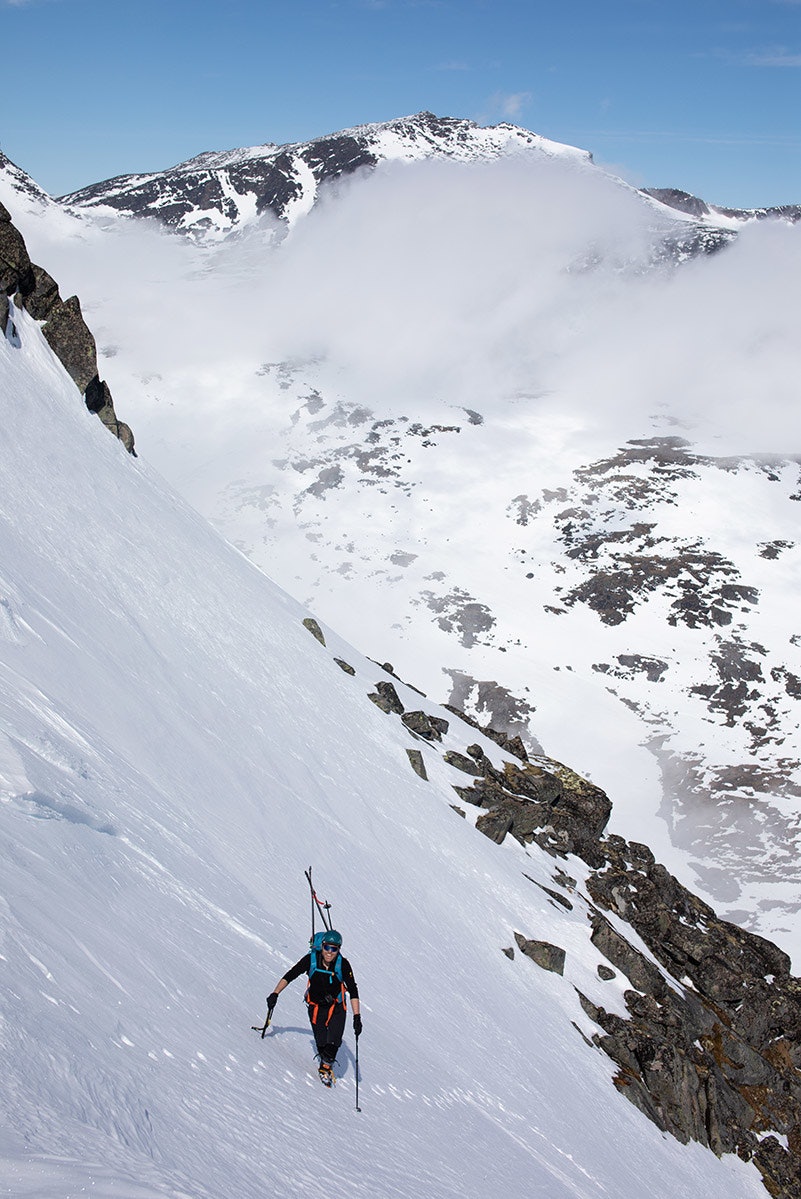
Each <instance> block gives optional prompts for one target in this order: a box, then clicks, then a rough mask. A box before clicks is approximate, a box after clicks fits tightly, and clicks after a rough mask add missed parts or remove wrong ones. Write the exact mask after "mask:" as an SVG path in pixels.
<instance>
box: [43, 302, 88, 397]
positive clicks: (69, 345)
mask: <svg viewBox="0 0 801 1199" xmlns="http://www.w3.org/2000/svg"><path fill="white" fill-rule="evenodd" d="M42 332H43V333H44V335H45V337H46V338H47V341H48V343H49V345H50V347H51V349H52V350H53V353H54V354H55V355H56V357H57V358H58V359H59V360H60V362H61V363H62V365H63V366H64V369H65V370H66V372H67V374H68V375H69V376H70V378H71V379H73V381H74V382H75V384H76V385H77V387H78V390H79V391H80V393H81V395H83V393H84V392H85V391H86V389H87V387H88V386H89V384H90V383H91V381H92V380H93V379H94V378H95V377H96V375H97V347H96V346H95V339H94V337H93V336H92V334H91V333H90V331H89V329H88V327H87V325H86V321H85V320H84V319H83V314H82V313H81V305H80V301H79V300H78V297H77V296H70V298H69V299H68V300H65V301H64V302H63V303H62V304H56V305H55V307H54V308H53V309H52V310H51V313H50V316H49V317H48V318H47V320H46V321H45V323H44V325H43V326H42Z"/></svg>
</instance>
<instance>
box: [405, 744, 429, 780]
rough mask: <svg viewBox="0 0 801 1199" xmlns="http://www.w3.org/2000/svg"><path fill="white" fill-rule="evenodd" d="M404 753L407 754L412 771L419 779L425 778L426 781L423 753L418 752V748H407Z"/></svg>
mask: <svg viewBox="0 0 801 1199" xmlns="http://www.w3.org/2000/svg"><path fill="white" fill-rule="evenodd" d="M406 753H407V754H408V756H409V762H410V763H411V767H412V770H413V771H414V773H415V774H417V775H419V776H420V778H421V779H425V781H426V782H428V775H427V774H426V764H425V762H424V761H423V755H422V754H421V753H420V750H419V749H407V750H406Z"/></svg>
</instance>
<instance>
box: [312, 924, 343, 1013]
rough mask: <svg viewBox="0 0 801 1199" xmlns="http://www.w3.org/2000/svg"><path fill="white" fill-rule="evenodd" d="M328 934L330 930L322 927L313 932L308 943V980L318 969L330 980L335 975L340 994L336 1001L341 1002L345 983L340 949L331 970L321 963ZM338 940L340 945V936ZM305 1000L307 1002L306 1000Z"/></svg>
mask: <svg viewBox="0 0 801 1199" xmlns="http://www.w3.org/2000/svg"><path fill="white" fill-rule="evenodd" d="M330 936H331V933H330V931H329V930H328V929H323V931H322V932H320V933H315V934H314V936H313V937H312V939H311V941H310V943H309V959H310V960H309V981H311V976H312V975H313V974H317V973H318V971H319V972H320V973H321V974H327V975H328V976H329V977H330V979H331V981H332V982H333V980H334V977H336V978H337V979H338V980H339V989H340V994H339V998H338V999H337V1003H343V1002H344V995H345V985H344V983H343V980H342V952H341V950H340V952H339V953H338V954H337V960H336V962H335V963H334V969H333V970H326V968H325V966H324V965H323V959H322V951H323V942H325V941H327V940H328V939H329V938H330ZM339 940H340V945H341V943H342V939H341V938H340V939H339ZM306 994H307V995H308V988H307V990H306ZM307 1002H308V1000H307Z"/></svg>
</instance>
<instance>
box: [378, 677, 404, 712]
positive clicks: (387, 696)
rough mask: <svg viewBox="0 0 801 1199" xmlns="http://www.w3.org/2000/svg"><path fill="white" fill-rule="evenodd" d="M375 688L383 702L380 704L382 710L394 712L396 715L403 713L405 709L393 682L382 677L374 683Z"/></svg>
mask: <svg viewBox="0 0 801 1199" xmlns="http://www.w3.org/2000/svg"><path fill="white" fill-rule="evenodd" d="M375 689H376V691H377V693H378V694H379V695H380V696H381V698H382V699H383V700H384V704H382V705H380V707H381V708H382V710H383V711H384V712H394V713H395V714H396V715H397V716H402V715H403V713H404V712H405V711H406V709H405V708H404V706H403V704H402V703H401V701H400V699H399V698H398V693H397V691H396V690H395V686H394V684H393V683H390V682H388V681H387V679H382V680H381V682H380V683H376V685H375Z"/></svg>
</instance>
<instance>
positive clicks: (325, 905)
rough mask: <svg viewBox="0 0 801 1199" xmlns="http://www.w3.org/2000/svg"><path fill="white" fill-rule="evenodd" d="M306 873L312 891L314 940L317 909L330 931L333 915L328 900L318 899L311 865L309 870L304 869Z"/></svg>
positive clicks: (324, 924)
mask: <svg viewBox="0 0 801 1199" xmlns="http://www.w3.org/2000/svg"><path fill="white" fill-rule="evenodd" d="M304 874H305V875H306V881H307V882H308V884H309V890H310V891H311V905H312V906H311V918H312V940H314V913H315V909H316V911H317V912H319V914H320V919H321V920H322V922H323V927H324V928H325V929H327V930H329V931H330V929H331V928H332V924H331V917H330V916H329V915H328V913H329V912H330V911H331V904H330V903H329V902H328V900H323V899H318V897H317V892H316V891H315V889H314V884H313V883H312V868H311V866H310V867H309V869H308V870H306V871H304ZM309 944H311V942H309Z"/></svg>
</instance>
